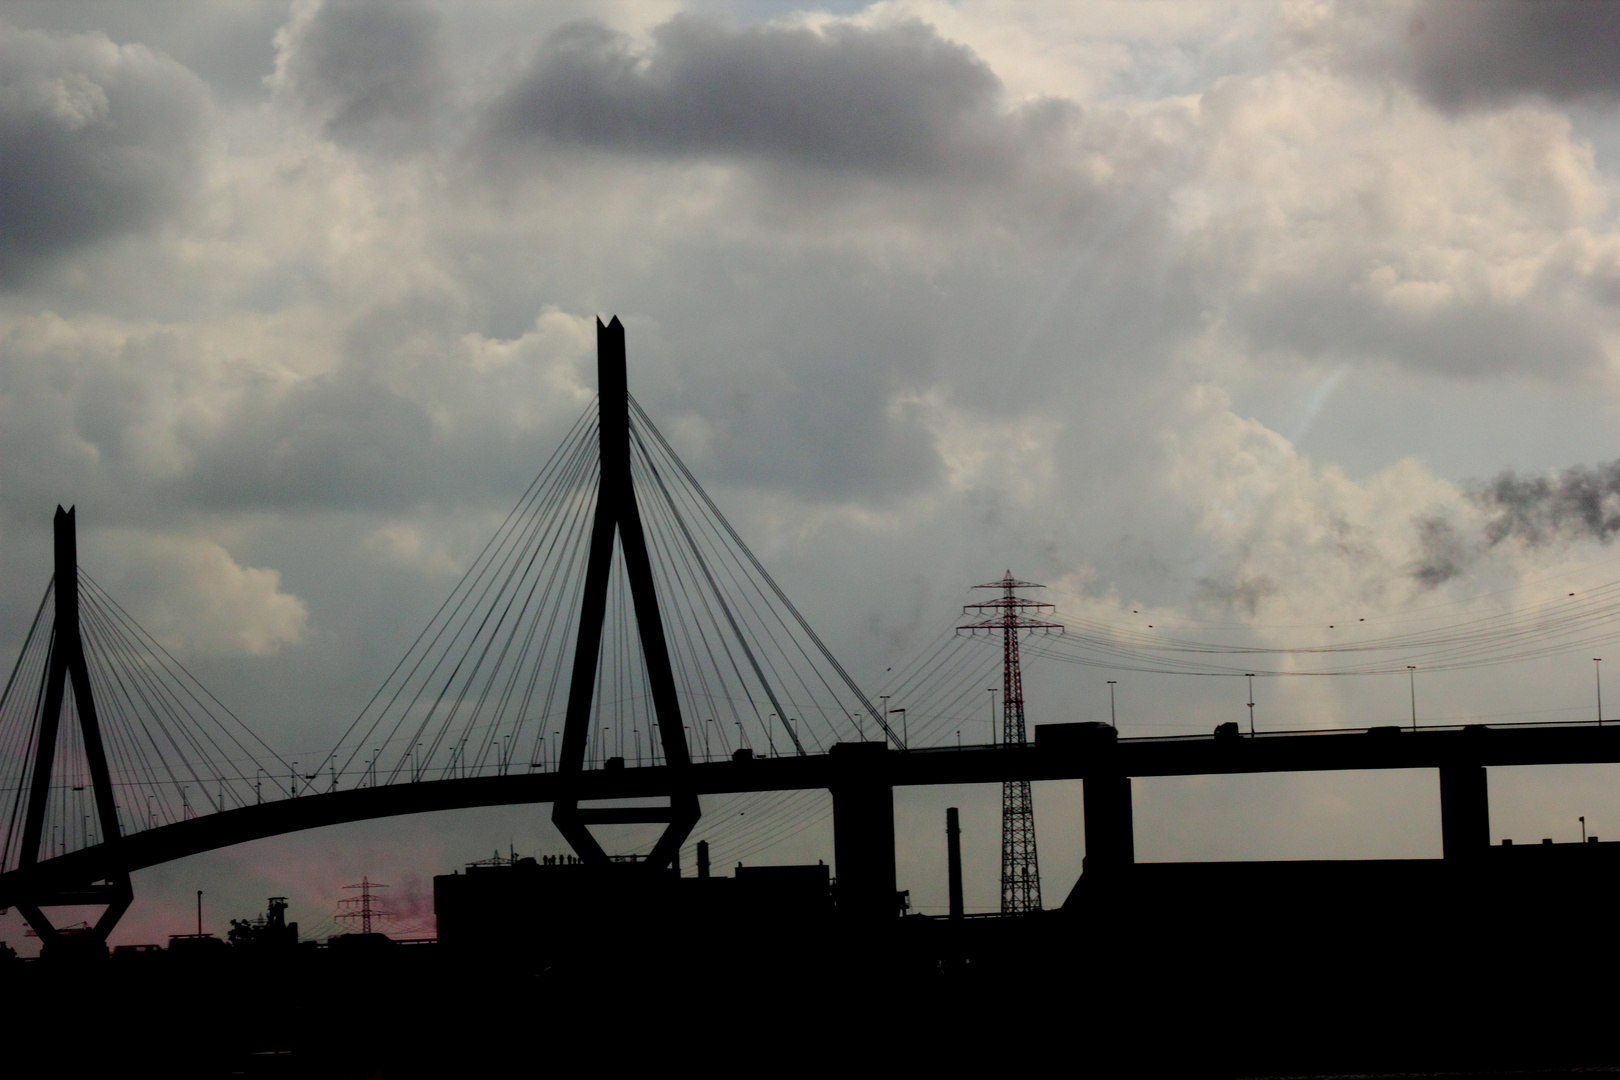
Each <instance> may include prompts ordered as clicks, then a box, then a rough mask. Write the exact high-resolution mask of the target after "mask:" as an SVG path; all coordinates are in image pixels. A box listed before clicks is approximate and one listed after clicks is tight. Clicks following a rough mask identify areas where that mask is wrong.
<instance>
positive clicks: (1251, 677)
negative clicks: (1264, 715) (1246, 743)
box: [1244, 671, 1254, 739]
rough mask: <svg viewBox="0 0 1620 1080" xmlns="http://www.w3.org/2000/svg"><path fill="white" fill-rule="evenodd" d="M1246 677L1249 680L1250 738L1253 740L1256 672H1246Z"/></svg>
mask: <svg viewBox="0 0 1620 1080" xmlns="http://www.w3.org/2000/svg"><path fill="white" fill-rule="evenodd" d="M1244 677H1245V678H1246V679H1248V680H1249V738H1251V739H1252V738H1254V672H1252V671H1247V672H1244Z"/></svg>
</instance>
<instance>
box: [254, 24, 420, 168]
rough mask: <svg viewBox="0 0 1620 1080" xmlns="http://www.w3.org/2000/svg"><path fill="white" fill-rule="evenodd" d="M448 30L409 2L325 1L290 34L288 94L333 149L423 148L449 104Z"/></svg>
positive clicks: (286, 78)
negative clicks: (340, 145)
mask: <svg viewBox="0 0 1620 1080" xmlns="http://www.w3.org/2000/svg"><path fill="white" fill-rule="evenodd" d="M443 29H444V28H443V25H442V21H441V20H440V18H439V15H438V13H437V12H436V11H433V10H431V9H430V8H428V7H426V6H424V5H422V4H418V3H412V2H408V0H327V2H326V3H324V4H322V5H321V7H320V10H318V11H317V12H316V13H315V15H314V17H313V18H312V19H310V20H309V21H308V22H306V23H303V24H300V25H297V26H295V27H293V28H292V29H291V31H290V32H289V34H288V40H287V43H286V46H285V47H286V50H287V52H286V56H285V67H284V69H283V72H282V74H283V78H284V80H285V82H284V87H285V89H286V91H287V92H288V93H289V94H291V95H292V97H293V99H294V100H295V101H297V102H298V104H299V105H300V106H301V107H303V108H304V109H306V110H307V111H309V112H311V113H313V114H315V115H317V116H319V117H320V118H321V120H322V126H323V129H324V131H325V132H326V135H327V137H329V138H331V139H333V140H334V141H336V142H340V143H343V144H345V145H350V146H359V147H363V148H367V149H393V148H399V147H403V146H409V145H413V144H417V143H420V142H421V141H423V139H424V138H425V137H427V136H429V135H431V132H432V129H433V127H434V124H435V121H436V120H437V118H438V117H439V115H440V114H441V112H442V110H443V109H444V107H445V106H446V104H447V103H448V98H449V87H450V77H449V71H448V68H447V66H446V64H445V60H444V54H443Z"/></svg>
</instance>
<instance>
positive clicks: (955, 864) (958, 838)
mask: <svg viewBox="0 0 1620 1080" xmlns="http://www.w3.org/2000/svg"><path fill="white" fill-rule="evenodd" d="M945 851H946V858H947V860H948V861H949V863H950V875H951V882H950V889H951V918H953V919H960V918H961V917H962V826H961V825H960V824H959V822H958V820H957V816H956V807H954V806H952V807H950V808H949V809H947V810H946V811H945Z"/></svg>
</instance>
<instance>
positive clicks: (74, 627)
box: [17, 506, 135, 950]
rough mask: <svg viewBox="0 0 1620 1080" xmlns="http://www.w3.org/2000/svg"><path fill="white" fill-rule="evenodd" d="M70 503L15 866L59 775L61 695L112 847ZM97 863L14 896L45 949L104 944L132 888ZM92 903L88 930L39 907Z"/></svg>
mask: <svg viewBox="0 0 1620 1080" xmlns="http://www.w3.org/2000/svg"><path fill="white" fill-rule="evenodd" d="M75 510H77V507H75V508H73V509H69V510H63V509H62V508H61V507H60V506H58V507H57V508H56V520H55V534H56V551H55V555H56V559H55V562H56V573H55V579H54V585H53V593H54V598H55V609H56V610H55V616H56V618H55V622H54V624H53V626H52V628H51V631H50V644H49V650H50V651H49V653H48V659H47V660H46V667H45V681H44V684H43V686H42V688H41V689H42V696H43V702H42V703H41V705H40V706H39V710H40V711H39V713H38V716H37V728H36V739H37V741H36V743H35V745H34V753H33V770H32V775H31V776H30V778H29V781H30V782H29V784H28V787H27V792H28V803H27V808H26V810H25V811H24V815H23V834H22V846H21V849H20V850H19V852H18V862H19V865H20V866H21V867H22V868H23V869H25V870H26V869H29V868H32V867H34V866H36V865H38V863H39V849H40V843H41V841H42V840H43V838H44V830H45V812H46V809H47V804H48V803H49V802H50V796H51V787H52V780H53V779H58V780H59V779H60V778H59V777H55V768H56V765H57V763H58V757H57V742H58V737H59V736H61V735H64V734H66V735H68V736H69V737H70V738H71V737H72V736H73V735H74V734H75V733H74V732H73V731H72V730H71V729H70V730H69V731H67V732H64V731H63V730H62V717H63V712H64V710H63V707H62V706H63V703H64V701H65V700H66V701H68V702H70V703H71V709H70V715H71V716H73V717H75V718H77V720H78V730H77V739H78V743H79V746H80V748H81V749H82V753H83V761H84V765H85V767H86V770H87V771H88V772H89V774H90V775H89V780H90V789H91V792H92V793H93V796H94V799H95V808H96V824H97V827H98V828H99V829H100V832H101V836H102V837H103V842H104V843H107V844H109V845H110V846H112V847H113V849H114V851H116V844H117V839H118V837H119V835H120V831H121V830H120V829H119V824H118V808H117V805H116V804H115V803H114V801H113V787H112V774H111V772H110V771H109V770H108V768H107V750H106V747H105V746H104V744H103V743H102V738H101V724H100V723H99V721H98V720H97V717H96V701H95V695H94V694H93V693H92V692H91V690H90V671H89V667H88V665H87V664H86V663H85V654H84V642H83V639H82V638H81V637H80V634H79V546H78V536H77V532H76V529H75ZM70 689H71V696H69V690H70ZM83 786H84V785H83V784H79V785H75V786H74V790H80V789H82V788H83ZM21 794H22V792H21V790H19V792H18V796H19V798H20V797H21ZM102 866H103V869H104V871H105V872H106V875H107V876H106V877H104V878H103V879H101V880H98V881H93V882H89V883H86V884H81V885H76V886H62V885H57V886H54V887H53V886H41V887H39V888H36V889H34V890H31V891H30V892H29V893H28V894H27V895H26V896H25V897H23V898H20V899H19V900H18V902H17V910H18V911H20V912H22V914H23V917H24V918H26V919H27V920H28V925H29V926H31V927H32V928H33V930H34V933H36V934H38V935H39V937H40V941H41V943H42V944H43V946H44V948H45V949H47V950H52V949H56V948H61V947H63V946H67V945H69V944H70V943H73V944H77V943H80V942H84V941H88V942H91V943H93V945H94V946H97V947H99V946H102V945H104V944H105V943H106V940H107V935H108V934H109V933H111V932H112V928H113V926H115V925H116V924H117V922H118V920H119V918H120V917H122V915H123V914H124V912H125V911H126V910H128V909H129V905H130V903H131V902H133V900H134V899H135V892H134V888H133V886H132V885H131V884H130V879H129V871H128V870H126V869H124V868H122V867H120V866H118V865H117V860H116V856H114V857H113V858H112V859H110V860H109V861H107V862H104V863H103V864H102ZM96 904H105V905H106V909H105V910H104V911H103V912H102V914H101V916H100V918H98V919H97V920H96V922H95V924H94V925H93V926H92V927H91V928H90V929H89V930H67V929H60V928H58V927H57V926H56V925H55V924H54V923H53V922H52V921H51V920H50V918H49V917H48V916H47V915H46V914H45V911H44V909H45V908H49V907H81V906H86V905H96Z"/></svg>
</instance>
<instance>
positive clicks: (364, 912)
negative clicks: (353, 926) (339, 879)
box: [332, 877, 394, 934]
mask: <svg viewBox="0 0 1620 1080" xmlns="http://www.w3.org/2000/svg"><path fill="white" fill-rule="evenodd" d="M343 887H344V888H345V889H358V890H359V892H360V895H359V896H351V897H347V898H345V899H343V900H339V901H338V907H340V908H346V909H347V910H345V911H342V912H340V913H339V914H337V915H334V916H333V917H332V921H333V922H340V921H343V920H345V919H346V920H349V921H351V922H353V921H354V920H359V922H360V932H361V933H362V934H369V933H371V920H372V919H391V918H393V917H394V913H393V912H392V911H384V910H383V909H382V908H378V907H372V906H371V904H372V901H374V900H377V899H379V897H378V896H377V895H376V894H375V893H373V892H372V891H371V890H372V889H386V888H388V886H386V885H379V884H377V883H376V882H375V881H372V880H371V879H370V878H367V877H362V878H361V879H360V884H358V885H345V886H343ZM356 908H358V909H359V910H355V909H356Z"/></svg>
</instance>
